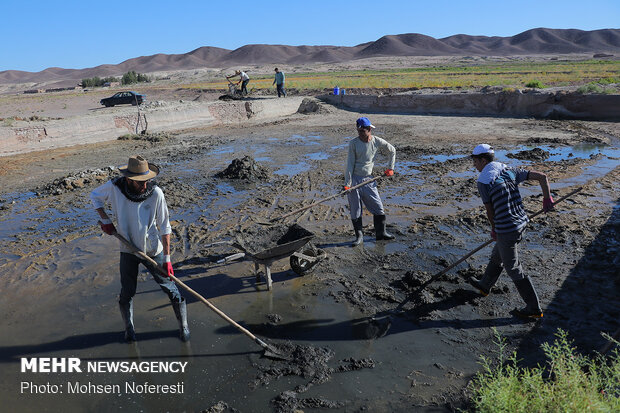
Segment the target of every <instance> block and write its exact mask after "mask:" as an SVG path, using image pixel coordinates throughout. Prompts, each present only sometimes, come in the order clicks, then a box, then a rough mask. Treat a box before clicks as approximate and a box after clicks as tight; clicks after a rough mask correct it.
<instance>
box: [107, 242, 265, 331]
mask: <svg viewBox="0 0 620 413" xmlns="http://www.w3.org/2000/svg"><path fill="white" fill-rule="evenodd" d="M114 236H115V237H116V238H118V239H119V240H120V241H121V242H122V243H123V245H125V246H126V247H127V248H128V249H129V250H130V251H131V252H132V253H133V254H134V255H136V256H138V257H139V258H142V259H143V260H145V261H147V262H148V263H149V264H151V265H152V266H153V268H156V269H157V271H159V273H160V274H161V275H162V276H164V277H170V279H172V281H174V282H175V283H177V284H178V285H179V286H181V287H183V288H184V289H185V290H187V291H188V292H189V293H190V294H192V295H193V296H194V297H196V298H197V299H198V300H200V301H202V302H203V303H204V304H205V305H206V306H207V307H209V308H210V309H211V310H213V311H214V312H215V313H216V314H217V315H219V316H220V317H222V318H223V319H224V320H226V322H228V323H230V324H231V325H232V326H234V327H235V328H236V329H237V330H239V331H241V332H242V333H243V334H245V335H246V336H248V337H250V338H251V339H252V340H254V341H256V340H258V338H257V337H256V336H255V335H254V334H252V333H251V332H250V331H249V330H248V329H246V328H244V327H243V326H241V325H240V324H238V323H237V322H236V321H235V320H233V319H232V318H230V317H228V316H227V315H226V314H224V312H223V311H221V310H220V309H219V308H217V307H216V306H214V305H213V304H211V303H210V302H209V301H208V300H207V299H206V298H204V297H203V296H202V295H200V294H199V293H197V292H196V291H194V290H193V289H192V288H191V287H189V286H188V285H187V284H185V283H184V282H183V281H181V280H179V279H178V278H177V277H175V276H174V275H168V273H167V272H165V271H164V269H163V268H162V267H160V266H159V265H158V264H157V262H155V260H154V259H153V258H151V257H149V256H148V255H146V254H145V253H144V252H142V251H140V250H139V249H137V248H136V247H135V246H134V245H133V244H132V243H131V242H129V241H127V239H125V237H123V236H122V235H121V234H119V233H118V232H116V233H114Z"/></svg>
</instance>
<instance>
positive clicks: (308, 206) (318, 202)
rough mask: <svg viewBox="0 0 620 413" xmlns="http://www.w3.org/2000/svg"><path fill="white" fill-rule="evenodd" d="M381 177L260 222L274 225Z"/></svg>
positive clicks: (380, 176)
mask: <svg viewBox="0 0 620 413" xmlns="http://www.w3.org/2000/svg"><path fill="white" fill-rule="evenodd" d="M381 178H383V175H379V176H375V177H374V178H372V179H369V180H367V181H364V182H362V183H360V184H357V185H355V186H352V187H351V188H349V189H345V190H344V191H341V192H339V193H337V194H335V195H330V196H328V197H325V198H323V199H319V200H318V201H316V202H313V203H312V204H310V205H306V206H305V207H301V208H297V209H296V210H294V211H291V212H289V213H288V214H285V215H282V216H281V217H277V218H272V219H270V220H269V222H259V224H263V225H272V224H274V223H275V222H278V221H282V220H283V219H285V218H288V217H290V216H291V215H295V214H297V213H300V212H303V211H305V210H307V209H310V208H312V207H315V206H317V205H319V204H322V203H323V202H325V201H329V200H330V199H334V198H336V197H339V196H341V195H344V194H346V193H347V192H349V191H351V190H353V189H357V188H360V187H362V186H364V185H368V184H369V183H371V182H374V181H376V180H378V179H381Z"/></svg>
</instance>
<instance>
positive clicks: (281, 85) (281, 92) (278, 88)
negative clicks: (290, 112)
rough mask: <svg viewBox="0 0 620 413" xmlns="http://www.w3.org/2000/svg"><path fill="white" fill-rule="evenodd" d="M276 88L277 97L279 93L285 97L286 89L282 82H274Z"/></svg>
mask: <svg viewBox="0 0 620 413" xmlns="http://www.w3.org/2000/svg"><path fill="white" fill-rule="evenodd" d="M276 89H277V90H278V97H280V94H282V95H284V97H286V91H285V90H284V83H281V84H276Z"/></svg>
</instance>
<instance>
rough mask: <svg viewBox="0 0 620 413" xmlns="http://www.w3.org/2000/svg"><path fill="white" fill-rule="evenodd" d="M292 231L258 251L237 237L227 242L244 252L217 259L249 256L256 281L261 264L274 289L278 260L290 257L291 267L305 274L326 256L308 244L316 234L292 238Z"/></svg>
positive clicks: (306, 233)
mask: <svg viewBox="0 0 620 413" xmlns="http://www.w3.org/2000/svg"><path fill="white" fill-rule="evenodd" d="M289 234H290V232H289V233H287V234H285V235H284V236H283V237H282V238H280V239H279V240H278V242H277V245H276V246H274V247H271V248H267V249H265V250H261V251H258V252H252V251H251V250H250V249H249V248H248V247H246V245H245V243H244V242H243V240H242V239H241V238H240V237H237V239H236V241H231V242H226V243H227V244H229V245H232V246H233V247H234V248H237V249H239V250H241V251H242V252H239V253H236V254H232V255H229V256H227V257H225V258H222V259H220V260H219V261H217V263H218V264H222V263H226V262H230V261H234V260H239V259H242V258H249V259H251V260H252V261H254V274H255V275H256V281H257V282H258V281H260V266H261V265H262V266H263V267H264V274H265V279H266V281H267V288H268V289H269V291H271V289H272V280H271V265H272V264H273V263H274V262H275V261H278V260H281V259H284V258H287V257H289V263H290V266H291V269H292V270H293V271H294V272H295V273H296V274H297V275H301V276H303V275H305V274H308V273H309V272H310V271H312V270H313V269H314V267H315V266H316V264H318V263H319V262H320V261H321V260H323V258H325V257H326V255H327V254H326V253H325V251H323V250H321V249H319V248H315V247H314V246H312V245H307V244H308V243H309V242H310V240H312V239H313V238H314V234H312V233H311V232H309V231H305V233H302V235H303V236H302V237H301V238H297V239H292V240H291V237H290V235H289Z"/></svg>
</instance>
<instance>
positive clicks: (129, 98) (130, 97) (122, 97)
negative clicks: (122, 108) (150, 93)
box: [99, 91, 146, 107]
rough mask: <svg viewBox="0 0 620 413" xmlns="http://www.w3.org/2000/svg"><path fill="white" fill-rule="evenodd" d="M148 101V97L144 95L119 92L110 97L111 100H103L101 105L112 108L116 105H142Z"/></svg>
mask: <svg viewBox="0 0 620 413" xmlns="http://www.w3.org/2000/svg"><path fill="white" fill-rule="evenodd" d="M145 100H146V95H142V94H140V93H136V92H131V91H128V92H118V93H116V94H115V95H114V96H110V97H109V98H105V99H101V101H100V102H99V103H101V104H102V105H103V106H105V107H110V106H114V105H122V104H125V103H127V104H131V105H134V106H135V105H140V104H142V102H144V101H145Z"/></svg>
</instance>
